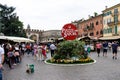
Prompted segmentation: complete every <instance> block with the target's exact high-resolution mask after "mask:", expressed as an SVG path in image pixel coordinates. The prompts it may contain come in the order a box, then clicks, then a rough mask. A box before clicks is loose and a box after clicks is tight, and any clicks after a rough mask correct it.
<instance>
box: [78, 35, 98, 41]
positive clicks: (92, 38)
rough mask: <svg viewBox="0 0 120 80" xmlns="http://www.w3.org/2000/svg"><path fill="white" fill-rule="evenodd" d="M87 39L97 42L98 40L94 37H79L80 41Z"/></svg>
mask: <svg viewBox="0 0 120 80" xmlns="http://www.w3.org/2000/svg"><path fill="white" fill-rule="evenodd" d="M86 38H89V39H91V40H97V39H98V38H97V37H93V36H83V37H79V38H78V40H82V39H86Z"/></svg>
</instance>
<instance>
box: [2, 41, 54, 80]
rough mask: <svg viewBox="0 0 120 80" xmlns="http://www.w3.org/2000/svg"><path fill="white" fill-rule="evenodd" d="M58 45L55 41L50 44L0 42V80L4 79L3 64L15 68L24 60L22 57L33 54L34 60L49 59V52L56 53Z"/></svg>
mask: <svg viewBox="0 0 120 80" xmlns="http://www.w3.org/2000/svg"><path fill="white" fill-rule="evenodd" d="M55 49H56V46H55V44H54V43H51V44H50V45H47V44H44V43H41V44H37V43H15V44H10V43H0V80H2V69H3V65H4V64H7V65H8V67H9V68H10V69H14V68H15V66H16V65H18V64H20V63H21V62H22V57H23V56H24V55H26V56H33V57H34V60H38V61H39V60H41V61H44V60H46V59H47V52H48V51H50V52H51V57H53V55H54V50H55Z"/></svg>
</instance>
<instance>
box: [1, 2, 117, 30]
mask: <svg viewBox="0 0 120 80" xmlns="http://www.w3.org/2000/svg"><path fill="white" fill-rule="evenodd" d="M0 2H1V3H2V4H7V6H13V7H16V13H17V15H18V16H19V18H20V20H21V21H22V22H24V25H25V26H24V28H26V27H27V25H28V24H30V26H31V28H33V29H41V30H51V29H61V28H62V27H63V26H64V24H66V23H70V22H71V21H74V20H79V19H81V18H85V19H86V18H87V17H88V15H93V14H94V12H97V13H99V14H101V13H102V11H103V10H104V9H105V6H108V7H111V6H114V5H116V4H118V3H119V0H0Z"/></svg>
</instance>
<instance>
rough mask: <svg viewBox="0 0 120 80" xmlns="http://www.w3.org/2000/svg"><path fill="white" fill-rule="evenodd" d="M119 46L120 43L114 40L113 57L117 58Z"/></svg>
mask: <svg viewBox="0 0 120 80" xmlns="http://www.w3.org/2000/svg"><path fill="white" fill-rule="evenodd" d="M117 48H118V44H117V42H115V41H114V42H112V53H113V59H117Z"/></svg>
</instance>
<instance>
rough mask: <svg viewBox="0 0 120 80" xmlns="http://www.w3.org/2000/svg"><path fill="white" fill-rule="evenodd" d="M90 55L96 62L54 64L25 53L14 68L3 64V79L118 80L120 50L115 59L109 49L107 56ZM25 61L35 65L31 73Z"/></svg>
mask: <svg viewBox="0 0 120 80" xmlns="http://www.w3.org/2000/svg"><path fill="white" fill-rule="evenodd" d="M48 56H49V54H48ZM90 56H91V58H93V59H95V60H96V61H97V62H96V63H94V64H90V65H76V66H55V65H50V64H45V63H44V62H43V61H35V60H34V58H33V57H32V56H27V55H25V56H24V57H23V60H22V63H20V64H19V65H16V66H15V68H14V69H12V70H10V69H9V68H8V67H6V65H5V70H4V72H3V74H4V80H120V52H118V59H117V60H113V59H112V53H111V52H110V51H109V52H108V56H107V57H103V56H102V52H101V54H100V57H97V54H96V52H91V54H90ZM27 63H28V64H34V65H35V72H34V73H33V74H27V73H26V72H25V70H26V64H27Z"/></svg>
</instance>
